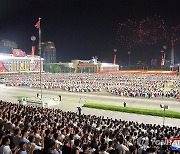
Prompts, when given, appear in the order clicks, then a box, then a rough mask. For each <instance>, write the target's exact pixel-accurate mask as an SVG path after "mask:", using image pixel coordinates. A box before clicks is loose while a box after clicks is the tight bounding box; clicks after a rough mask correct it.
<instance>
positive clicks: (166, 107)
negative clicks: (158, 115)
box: [160, 104, 168, 109]
mask: <svg viewBox="0 0 180 154" xmlns="http://www.w3.org/2000/svg"><path fill="white" fill-rule="evenodd" d="M160 107H161V108H163V109H168V105H164V104H160Z"/></svg>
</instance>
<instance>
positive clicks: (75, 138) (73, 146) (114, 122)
mask: <svg viewBox="0 0 180 154" xmlns="http://www.w3.org/2000/svg"><path fill="white" fill-rule="evenodd" d="M178 137H180V128H178V127H171V126H160V125H156V124H143V123H137V122H133V121H122V120H121V119H111V118H108V117H106V118H105V117H103V116H102V117H97V116H94V115H84V114H82V113H81V114H78V113H75V112H70V111H68V112H63V111H62V110H60V109H48V108H41V107H33V106H24V105H20V104H13V103H11V102H3V101H0V145H1V146H0V154H12V153H13V154H39V153H43V154H136V153H139V154H150V153H158V154H169V153H172V151H171V143H170V141H171V139H172V138H178ZM177 153H178V152H177Z"/></svg>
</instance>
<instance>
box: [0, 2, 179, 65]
mask: <svg viewBox="0 0 180 154" xmlns="http://www.w3.org/2000/svg"><path fill="white" fill-rule="evenodd" d="M179 6H180V1H179V0H88V1H87V0H1V1H0V21H1V24H0V40H2V39H9V40H12V41H15V42H17V44H18V47H19V48H20V49H22V50H24V51H26V52H27V53H30V51H31V44H32V42H31V40H30V37H31V36H32V35H35V36H37V37H38V30H37V29H36V28H35V27H34V25H35V23H36V22H37V21H38V17H41V18H42V20H41V29H42V41H52V42H54V43H55V47H56V49H57V61H58V62H59V61H61V62H67V61H70V60H71V59H90V58H91V57H92V56H97V57H98V59H99V60H101V61H103V62H113V49H114V48H117V50H118V51H117V61H118V62H121V63H122V64H124V65H125V64H127V62H128V55H127V49H126V47H125V46H122V44H121V43H120V42H118V41H117V27H118V23H119V22H123V21H126V20H128V19H134V20H142V19H143V18H146V17H151V16H153V15H154V14H157V15H159V16H161V17H162V18H163V19H164V21H165V22H166V23H167V26H169V27H170V26H173V25H177V24H180V8H179ZM36 42H38V40H37V41H36ZM163 45H167V46H168V49H167V52H168V58H170V49H171V46H170V43H169V42H167V40H163V41H160V42H159V43H157V44H156V45H138V46H134V47H133V48H132V51H131V52H132V55H131V57H132V58H131V59H132V63H135V62H136V61H137V60H141V61H144V62H146V63H147V64H149V63H150V59H151V58H157V59H158V60H160V57H161V52H160V51H161V48H162V46H163ZM178 51H180V41H179V42H177V43H176V45H175V55H176V62H179V61H180V57H179V56H180V54H179V53H180V52H178Z"/></svg>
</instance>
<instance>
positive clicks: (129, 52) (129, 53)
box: [128, 51, 131, 67]
mask: <svg viewBox="0 0 180 154" xmlns="http://www.w3.org/2000/svg"><path fill="white" fill-rule="evenodd" d="M128 55H129V67H130V65H131V59H130V55H131V51H128Z"/></svg>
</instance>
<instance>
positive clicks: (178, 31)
mask: <svg viewBox="0 0 180 154" xmlns="http://www.w3.org/2000/svg"><path fill="white" fill-rule="evenodd" d="M171 40H172V41H173V42H176V41H178V40H180V24H179V25H176V26H174V27H172V32H171Z"/></svg>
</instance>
